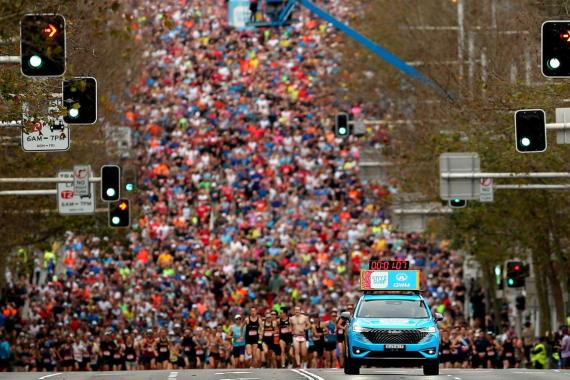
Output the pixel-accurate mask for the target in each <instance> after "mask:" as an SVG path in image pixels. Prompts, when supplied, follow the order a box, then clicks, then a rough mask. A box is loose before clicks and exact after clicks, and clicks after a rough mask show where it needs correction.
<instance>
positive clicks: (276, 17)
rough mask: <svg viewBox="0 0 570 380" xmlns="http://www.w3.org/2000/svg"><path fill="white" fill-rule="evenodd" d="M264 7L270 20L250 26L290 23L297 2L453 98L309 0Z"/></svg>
mask: <svg viewBox="0 0 570 380" xmlns="http://www.w3.org/2000/svg"><path fill="white" fill-rule="evenodd" d="M265 1H266V7H267V8H268V9H270V11H269V12H266V15H267V16H268V17H269V18H270V21H256V22H251V23H248V25H251V26H266V27H280V26H284V25H288V24H291V23H292V22H294V21H295V20H293V19H292V18H291V15H292V13H293V9H294V8H295V5H297V4H299V5H301V6H303V7H305V8H306V9H307V10H309V11H310V12H311V13H313V14H314V15H315V16H317V17H319V18H321V19H323V20H325V21H326V22H328V23H330V24H331V25H333V26H334V27H335V28H337V29H338V30H340V31H341V32H343V33H345V34H346V35H347V36H348V37H350V38H352V39H353V40H355V41H356V42H358V43H359V44H361V45H362V46H364V47H365V48H366V49H368V50H370V51H371V52H372V53H374V54H375V55H376V56H377V57H379V58H380V59H382V60H384V61H386V62H387V63H388V64H390V65H392V66H394V67H395V68H397V69H398V70H400V71H402V72H403V73H404V74H406V75H408V76H409V77H411V78H412V79H415V80H417V81H419V82H420V83H421V84H423V85H425V86H427V87H428V88H430V89H432V90H434V91H435V92H436V93H437V94H438V95H440V96H443V97H445V98H448V99H450V100H453V98H454V97H453V96H452V95H451V94H450V93H448V92H447V91H445V90H444V89H443V88H442V87H441V86H439V85H438V84H437V83H436V82H434V81H433V80H432V79H430V78H429V77H427V76H426V75H425V74H423V73H422V72H420V71H419V70H417V69H415V68H414V67H412V66H410V65H409V64H407V63H406V62H405V61H404V60H402V59H400V58H399V57H398V56H396V55H395V54H393V53H392V52H390V51H389V50H387V49H385V48H383V47H382V46H380V45H378V44H377V43H375V42H374V41H372V40H370V39H369V38H367V37H365V36H364V35H362V34H361V33H359V32H358V31H356V30H355V29H353V28H351V27H349V26H348V25H346V24H345V23H343V22H342V21H340V20H337V19H336V18H334V17H333V16H332V15H330V14H329V13H327V12H326V11H324V10H323V9H321V8H320V7H318V6H317V5H315V4H314V3H313V2H312V1H310V0H265Z"/></svg>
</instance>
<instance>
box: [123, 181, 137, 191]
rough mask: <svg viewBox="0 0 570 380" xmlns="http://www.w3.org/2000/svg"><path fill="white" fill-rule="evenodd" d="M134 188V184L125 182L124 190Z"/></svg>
mask: <svg viewBox="0 0 570 380" xmlns="http://www.w3.org/2000/svg"><path fill="white" fill-rule="evenodd" d="M134 189H135V185H134V184H132V183H127V184H125V190H127V191H133V190H134Z"/></svg>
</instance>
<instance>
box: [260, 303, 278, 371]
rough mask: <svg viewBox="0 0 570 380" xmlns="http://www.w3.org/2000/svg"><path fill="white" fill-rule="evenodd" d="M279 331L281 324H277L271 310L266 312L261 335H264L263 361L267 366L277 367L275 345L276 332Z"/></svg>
mask: <svg viewBox="0 0 570 380" xmlns="http://www.w3.org/2000/svg"><path fill="white" fill-rule="evenodd" d="M278 331H279V326H278V325H277V321H276V320H275V319H273V318H272V317H271V312H270V311H268V312H267V313H265V320H264V322H263V325H262V329H261V335H262V337H263V338H262V340H263V346H262V353H263V356H262V362H263V363H264V364H265V366H266V367H267V368H277V364H276V363H277V362H276V356H275V350H274V348H273V346H274V340H275V332H278Z"/></svg>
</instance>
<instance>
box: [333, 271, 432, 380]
mask: <svg viewBox="0 0 570 380" xmlns="http://www.w3.org/2000/svg"><path fill="white" fill-rule="evenodd" d="M363 272H376V273H374V274H372V285H371V282H370V281H366V283H367V284H366V285H362V283H363V281H362V278H363V276H362V274H361V288H363V289H367V290H365V291H366V294H364V295H363V296H362V297H361V298H360V300H359V301H358V304H357V305H356V308H355V309H354V314H353V315H352V316H351V315H350V314H349V313H348V312H345V313H342V314H341V317H343V318H345V319H347V320H348V326H347V331H346V335H345V339H346V341H345V343H346V350H345V352H346V353H345V355H346V356H345V364H344V373H346V374H350V375H358V374H359V373H360V367H361V366H371V367H408V366H422V367H423V371H424V375H438V374H439V359H438V356H439V330H438V327H437V322H439V321H440V320H443V317H442V316H441V315H440V314H438V313H436V314H435V315H432V314H431V311H430V309H429V307H428V305H427V303H426V301H425V300H424V299H423V297H422V296H421V295H420V294H419V271H398V273H397V274H396V275H394V276H392V274H390V276H389V277H390V278H392V277H394V278H403V276H402V273H403V272H408V273H407V274H410V273H409V272H416V274H415V275H416V276H418V277H417V281H416V280H414V282H415V284H417V285H415V284H412V286H411V287H410V288H409V289H408V290H407V291H402V290H398V291H393V289H394V285H395V284H396V285H395V288H396V289H401V288H402V287H403V286H402V285H401V284H399V285H398V284H397V281H392V282H390V283H389V284H384V286H380V287H378V286H375V284H374V281H375V280H374V277H378V276H377V274H378V272H379V271H363ZM384 272H388V271H384ZM390 272H392V271H390ZM394 272H396V271H394ZM365 277H367V278H368V279H370V277H371V276H370V273H368V274H367V276H365ZM386 277H388V275H387V274H386ZM378 284H380V283H379V282H377V283H376V285H378ZM371 289H373V290H371ZM379 289H385V290H388V291H383V292H381V290H379Z"/></svg>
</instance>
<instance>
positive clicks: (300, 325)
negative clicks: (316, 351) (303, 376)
mask: <svg viewBox="0 0 570 380" xmlns="http://www.w3.org/2000/svg"><path fill="white" fill-rule="evenodd" d="M290 320H291V329H292V330H293V351H294V352H295V364H296V365H297V367H298V368H301V366H304V365H306V364H307V338H306V331H307V330H308V329H309V328H310V327H311V325H310V323H309V317H307V316H306V315H304V314H301V308H300V307H299V306H295V315H293V316H292V317H291V318H290Z"/></svg>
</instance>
